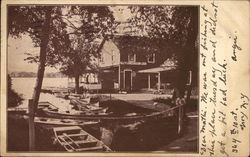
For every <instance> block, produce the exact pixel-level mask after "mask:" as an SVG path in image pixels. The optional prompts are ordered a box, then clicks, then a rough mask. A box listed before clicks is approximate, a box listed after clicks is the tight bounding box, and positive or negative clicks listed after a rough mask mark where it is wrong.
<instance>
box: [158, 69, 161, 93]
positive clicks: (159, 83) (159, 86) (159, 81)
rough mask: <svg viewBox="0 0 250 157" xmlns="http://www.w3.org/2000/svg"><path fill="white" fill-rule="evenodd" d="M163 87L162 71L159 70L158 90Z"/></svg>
mask: <svg viewBox="0 0 250 157" xmlns="http://www.w3.org/2000/svg"><path fill="white" fill-rule="evenodd" d="M160 89H161V72H158V90H160Z"/></svg>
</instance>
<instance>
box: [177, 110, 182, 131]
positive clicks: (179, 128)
mask: <svg viewBox="0 0 250 157" xmlns="http://www.w3.org/2000/svg"><path fill="white" fill-rule="evenodd" d="M178 111H179V112H178V134H180V133H181V131H182V120H183V106H180V107H179V109H178Z"/></svg>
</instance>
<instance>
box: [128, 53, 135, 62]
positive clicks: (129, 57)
mask: <svg viewBox="0 0 250 157" xmlns="http://www.w3.org/2000/svg"><path fill="white" fill-rule="evenodd" d="M135 61H136V55H135V54H128V62H135Z"/></svg>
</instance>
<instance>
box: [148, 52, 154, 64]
mask: <svg viewBox="0 0 250 157" xmlns="http://www.w3.org/2000/svg"><path fill="white" fill-rule="evenodd" d="M147 61H148V63H155V54H154V53H152V54H149V55H148V56H147Z"/></svg>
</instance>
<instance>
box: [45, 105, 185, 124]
mask: <svg viewBox="0 0 250 157" xmlns="http://www.w3.org/2000/svg"><path fill="white" fill-rule="evenodd" d="M181 106H182V105H179V106H175V107H172V108H170V109H168V110H165V111H161V112H153V113H150V114H146V115H145V114H139V115H137V114H131V115H124V116H113V115H111V114H109V113H96V114H95V113H93V112H87V111H74V112H73V111H70V112H64V111H53V110H49V109H48V108H45V109H44V113H45V114H46V115H47V116H49V117H55V118H66V119H84V120H125V121H128V120H132V121H134V120H147V119H148V120H153V119H158V118H165V117H172V116H174V112H175V111H176V110H177V109H178V108H179V107H181Z"/></svg>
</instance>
